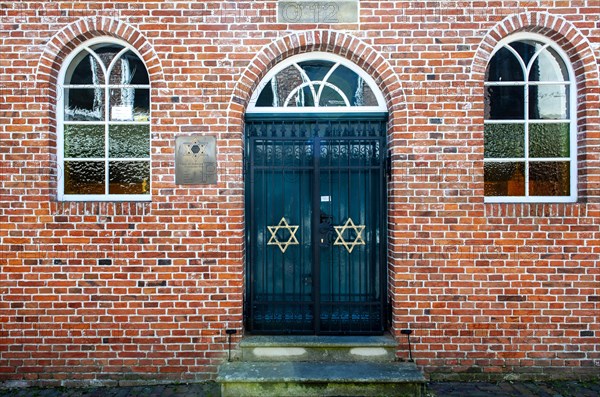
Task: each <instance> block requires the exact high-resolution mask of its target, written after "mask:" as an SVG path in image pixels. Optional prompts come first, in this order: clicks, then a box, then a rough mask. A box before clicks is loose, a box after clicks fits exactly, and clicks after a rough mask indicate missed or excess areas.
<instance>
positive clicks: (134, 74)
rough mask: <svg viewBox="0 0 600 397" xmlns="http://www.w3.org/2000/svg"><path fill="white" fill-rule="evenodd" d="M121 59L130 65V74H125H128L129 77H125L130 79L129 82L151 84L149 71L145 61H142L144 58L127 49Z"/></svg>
mask: <svg viewBox="0 0 600 397" xmlns="http://www.w3.org/2000/svg"><path fill="white" fill-rule="evenodd" d="M121 60H122V61H124V62H123V64H127V65H128V67H129V74H126V73H125V74H124V75H125V76H126V77H127V76H128V78H127V79H125V80H129V83H127V84H136V85H148V84H150V78H149V77H148V72H147V71H146V66H145V65H144V62H142V60H141V59H140V58H139V57H138V56H137V55H136V54H135V53H134V52H133V51H127V52H126V53H125V54H123V55H122V56H121ZM121 70H123V69H121Z"/></svg>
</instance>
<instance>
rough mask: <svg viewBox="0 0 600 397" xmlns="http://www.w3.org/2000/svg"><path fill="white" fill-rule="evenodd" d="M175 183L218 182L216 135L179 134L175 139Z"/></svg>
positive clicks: (200, 183)
mask: <svg viewBox="0 0 600 397" xmlns="http://www.w3.org/2000/svg"><path fill="white" fill-rule="evenodd" d="M175 183H176V184H178V185H208V184H214V183H217V143H216V140H215V137H212V136H203V135H190V136H179V137H177V139H176V140H175Z"/></svg>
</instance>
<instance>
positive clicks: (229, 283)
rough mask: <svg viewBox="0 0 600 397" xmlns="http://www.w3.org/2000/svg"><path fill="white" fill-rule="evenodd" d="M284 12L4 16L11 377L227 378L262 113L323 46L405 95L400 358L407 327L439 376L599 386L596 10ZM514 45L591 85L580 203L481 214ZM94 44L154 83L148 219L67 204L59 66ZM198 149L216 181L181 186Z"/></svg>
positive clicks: (379, 4)
mask: <svg viewBox="0 0 600 397" xmlns="http://www.w3.org/2000/svg"><path fill="white" fill-rule="evenodd" d="M275 6H276V1H273V0H267V1H235V2H234V1H223V2H184V1H181V2H160V1H143V2H131V1H121V0H117V1H112V2H97V1H62V2H48V3H46V2H24V1H23V2H3V3H0V30H1V34H0V57H1V58H0V71H1V73H0V137H1V142H2V144H1V147H0V188H1V191H0V222H1V228H0V239H1V240H0V241H1V246H0V293H1V299H0V380H2V381H5V382H8V384H14V382H15V381H26V382H28V383H29V384H34V383H37V384H42V383H43V384H61V383H62V384H68V383H70V382H71V383H73V382H74V383H92V382H100V383H106V384H110V383H111V382H115V381H120V382H122V383H127V382H129V383H135V382H138V381H144V380H145V379H152V380H161V381H165V380H170V381H188V380H204V379H210V378H212V377H213V376H214V374H215V372H216V368H217V365H218V364H219V363H220V362H222V361H223V359H224V358H225V357H226V354H227V353H226V348H227V345H226V335H225V329H228V328H235V329H238V330H241V329H242V326H243V325H242V301H243V283H244V246H243V244H244V205H243V203H244V178H243V169H242V153H243V114H244V111H245V107H246V104H247V103H248V101H249V99H250V97H251V95H252V93H253V91H254V88H255V87H256V86H257V84H258V82H259V81H260V78H261V77H262V76H264V74H265V73H266V72H267V71H268V70H269V68H270V67H271V66H273V65H274V64H275V63H277V62H278V61H280V60H281V59H284V58H286V57H287V56H290V55H292V54H295V53H300V52H307V51H314V50H320V51H329V52H334V53H337V54H340V55H342V56H345V57H347V58H348V59H350V60H352V61H353V62H355V63H357V64H358V65H360V66H361V67H362V68H364V69H365V70H366V71H367V72H368V73H370V74H372V75H373V76H374V77H375V78H376V80H377V82H378V84H379V86H380V89H381V90H382V92H383V93H384V95H385V97H386V100H387V101H388V107H389V109H390V123H389V147H390V150H391V152H392V157H393V178H392V180H391V182H390V184H389V189H388V191H389V230H390V232H389V235H390V240H389V290H390V294H391V296H392V300H393V329H392V332H393V334H394V335H396V337H397V339H398V341H399V346H398V354H399V356H401V357H406V355H407V353H406V345H405V339H404V337H403V336H402V335H400V333H399V331H400V330H401V329H404V328H411V329H413V330H415V333H414V334H413V335H414V339H413V342H415V345H416V346H415V350H416V351H415V352H414V355H415V357H416V358H417V363H418V364H419V365H420V366H421V367H423V368H425V369H426V370H427V371H428V372H431V373H432V375H433V376H436V377H449V376H456V375H457V374H462V376H463V377H480V378H481V377H494V376H507V375H506V374H508V373H516V374H519V375H523V376H525V375H526V376H532V375H533V376H551V375H554V374H555V373H558V374H559V375H561V376H579V375H581V374H586V373H587V374H597V373H598V370H599V368H598V367H597V366H600V343H598V340H599V338H600V325H599V324H600V318H599V317H600V310H599V309H600V308H599V305H600V303H599V302H600V267H599V264H598V263H599V259H600V232H599V231H598V230H599V224H600V161H599V160H600V159H599V156H600V150H599V147H600V115H599V112H600V110H599V109H600V104H599V103H600V99H599V97H600V85H599V77H598V73H599V63H598V62H599V60H600V4H599V3H598V2H597V0H569V1H546V0H540V1H488V2H484V1H481V2H470V1H467V2H457V1H443V2H442V1H428V2H415V1H372V2H366V1H361V12H360V15H361V18H360V19H361V23H360V24H348V25H328V24H319V25H314V24H313V25H311V24H306V25H286V24H278V23H276V20H275V11H274V10H275ZM517 31H530V32H538V33H541V34H544V35H545V36H547V37H549V38H551V39H553V40H555V41H556V42H557V43H559V45H560V46H561V47H562V48H563V49H564V50H565V51H566V52H567V53H568V55H569V57H570V60H571V62H572V64H573V67H574V70H575V72H576V75H577V85H578V103H577V115H578V120H577V123H578V145H579V156H578V168H579V175H580V177H579V200H578V203H576V204H484V202H483V80H484V72H485V67H486V64H487V61H488V60H489V58H490V53H491V51H492V50H493V48H494V46H495V44H496V43H497V42H498V41H499V40H500V39H502V38H504V37H506V36H507V35H509V34H510V33H513V32H517ZM98 36H114V37H118V38H121V39H123V40H125V41H127V42H129V43H130V44H131V45H133V46H134V47H135V48H137V49H138V51H139V52H140V53H141V54H142V55H143V59H144V61H145V62H146V65H147V67H148V71H149V73H150V79H151V84H152V87H153V88H152V127H151V134H152V172H153V180H152V202H149V203H84V202H77V203H67V202H57V199H56V197H57V165H56V108H55V104H56V92H57V88H59V87H57V84H58V83H59V82H57V74H58V70H59V69H60V67H61V65H62V62H61V61H62V59H63V58H64V57H65V56H66V55H68V54H69V52H70V51H72V50H73V49H74V48H75V47H76V46H77V45H78V44H80V43H82V42H83V41H85V40H86V39H88V38H92V37H98ZM58 91H60V90H58ZM190 133H203V134H210V135H213V136H215V137H217V142H218V159H219V183H218V185H216V186H214V185H213V186H207V187H197V186H191V187H190V186H184V185H175V184H174V174H175V172H174V142H175V137H176V136H177V135H180V134H190ZM107 260H108V261H107ZM239 335H240V333H238V337H237V338H239ZM595 365H596V367H594V366H595ZM11 382H13V383H11Z"/></svg>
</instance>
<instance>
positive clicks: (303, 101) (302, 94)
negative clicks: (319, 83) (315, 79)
mask: <svg viewBox="0 0 600 397" xmlns="http://www.w3.org/2000/svg"><path fill="white" fill-rule="evenodd" d="M318 89H319V87H315V91H316V90H318ZM313 98H314V97H313V94H312V91H311V90H310V87H308V86H307V87H303V88H302V89H301V90H298V91H296V93H295V94H294V95H293V96H292V98H291V99H290V101H289V102H288V104H287V105H288V106H291V107H304V106H315V101H314V99H313Z"/></svg>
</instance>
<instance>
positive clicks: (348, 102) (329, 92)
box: [248, 53, 387, 113]
mask: <svg viewBox="0 0 600 397" xmlns="http://www.w3.org/2000/svg"><path fill="white" fill-rule="evenodd" d="M309 109H310V110H313V111H314V110H317V111H319V112H326V113H331V112H348V111H350V112H356V111H360V112H369V111H372V112H385V111H386V110H387V109H386V106H385V100H384V98H383V95H382V94H381V92H380V91H379V89H378V88H377V86H376V84H375V81H374V80H373V78H371V77H370V76H369V75H367V74H366V73H365V72H364V71H363V70H362V69H360V68H358V67H357V66H356V65H354V64H352V63H350V62H348V61H347V60H346V59H344V58H342V57H339V56H335V55H333V54H328V53H309V54H301V55H296V56H294V57H291V58H289V59H287V60H285V61H284V62H281V63H280V64H278V65H276V66H275V67H274V68H273V69H272V70H271V71H270V72H269V73H268V74H267V75H266V76H265V78H264V79H263V80H262V82H261V83H260V84H259V87H258V89H257V90H256V94H255V96H254V97H253V98H252V100H251V103H250V106H249V107H248V112H249V113H263V112H275V113H288V112H292V113H293V112H303V111H306V110H309Z"/></svg>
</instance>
